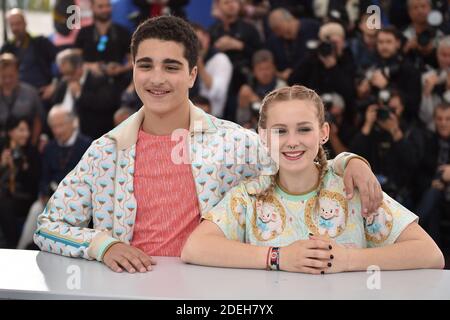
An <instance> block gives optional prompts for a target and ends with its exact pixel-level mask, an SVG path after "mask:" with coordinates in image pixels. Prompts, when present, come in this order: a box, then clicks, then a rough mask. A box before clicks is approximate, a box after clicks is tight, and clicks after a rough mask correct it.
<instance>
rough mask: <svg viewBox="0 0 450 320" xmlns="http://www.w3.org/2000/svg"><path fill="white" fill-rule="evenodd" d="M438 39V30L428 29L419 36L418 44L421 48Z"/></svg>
mask: <svg viewBox="0 0 450 320" xmlns="http://www.w3.org/2000/svg"><path fill="white" fill-rule="evenodd" d="M435 37H436V29H434V28H427V29H425V30H424V31H422V32H421V33H420V34H419V35H418V36H417V43H418V44H419V46H421V47H426V46H428V45H429V44H430V43H431V41H433V40H434V38H435Z"/></svg>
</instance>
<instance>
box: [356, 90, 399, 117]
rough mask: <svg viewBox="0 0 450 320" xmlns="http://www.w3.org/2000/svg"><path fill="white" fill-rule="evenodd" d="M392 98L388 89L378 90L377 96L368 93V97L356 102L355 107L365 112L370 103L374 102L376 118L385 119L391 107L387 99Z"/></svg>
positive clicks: (390, 111)
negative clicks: (376, 108)
mask: <svg viewBox="0 0 450 320" xmlns="http://www.w3.org/2000/svg"><path fill="white" fill-rule="evenodd" d="M391 98H392V93H391V91H389V90H380V92H379V93H378V96H376V95H370V96H369V97H368V98H366V99H364V100H362V101H359V102H357V104H356V108H357V110H360V111H361V112H363V113H365V112H366V110H367V108H368V107H369V106H371V105H374V104H376V105H377V106H378V110H377V120H381V121H384V120H387V119H389V116H390V114H391V113H392V109H391V107H389V101H390V100H391Z"/></svg>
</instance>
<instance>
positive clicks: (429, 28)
mask: <svg viewBox="0 0 450 320" xmlns="http://www.w3.org/2000/svg"><path fill="white" fill-rule="evenodd" d="M407 7H408V15H409V17H410V19H411V24H410V25H409V26H408V27H407V28H406V29H405V30H404V32H403V36H404V37H405V38H406V43H405V45H404V47H403V52H404V53H405V55H406V56H407V57H408V58H409V59H411V61H413V63H414V65H415V67H416V68H419V69H421V70H423V68H424V67H425V65H431V66H432V67H434V68H436V67H437V61H436V46H437V43H438V41H439V39H440V38H442V37H443V36H444V34H443V33H442V31H441V30H439V29H438V26H439V25H440V24H441V23H442V19H443V17H442V14H441V13H439V12H438V11H432V9H433V6H432V3H431V0H408V3H407Z"/></svg>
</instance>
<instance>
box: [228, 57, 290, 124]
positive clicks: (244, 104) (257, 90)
mask: <svg viewBox="0 0 450 320" xmlns="http://www.w3.org/2000/svg"><path fill="white" fill-rule="evenodd" d="M252 66H253V69H252V71H253V72H252V77H250V78H249V80H248V83H246V84H244V85H243V86H242V87H241V88H240V90H239V96H238V110H237V116H236V118H237V123H239V124H240V125H242V126H243V127H245V128H249V129H256V127H257V124H258V117H259V109H260V106H261V101H262V99H263V98H264V96H265V95H266V94H268V93H269V92H271V91H272V90H275V89H278V88H281V87H284V86H286V82H285V81H283V80H282V79H280V78H279V77H277V74H276V68H275V62H274V57H273V54H272V53H271V52H270V51H269V50H259V51H257V52H255V54H254V55H253V59H252Z"/></svg>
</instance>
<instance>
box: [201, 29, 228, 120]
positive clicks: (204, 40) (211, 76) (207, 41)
mask: <svg viewBox="0 0 450 320" xmlns="http://www.w3.org/2000/svg"><path fill="white" fill-rule="evenodd" d="M192 27H193V29H194V30H195V33H196V35H197V37H198V40H199V42H200V52H199V53H200V54H199V57H198V61H197V68H198V78H197V81H196V86H198V88H197V89H198V92H197V93H196V94H193V95H192V96H198V95H200V96H203V97H205V98H208V100H209V101H210V103H211V112H210V113H211V114H212V115H213V116H215V117H218V118H223V116H224V111H225V104H226V102H227V93H228V89H229V87H230V82H231V77H232V75H233V65H232V64H231V61H230V59H229V58H228V56H227V55H226V54H225V53H223V52H219V51H218V50H216V49H215V48H213V47H212V46H211V36H210V35H209V33H208V31H207V30H206V29H205V28H204V27H202V26H201V25H200V24H196V23H194V24H192Z"/></svg>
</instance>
